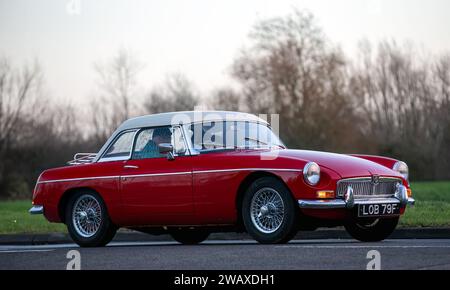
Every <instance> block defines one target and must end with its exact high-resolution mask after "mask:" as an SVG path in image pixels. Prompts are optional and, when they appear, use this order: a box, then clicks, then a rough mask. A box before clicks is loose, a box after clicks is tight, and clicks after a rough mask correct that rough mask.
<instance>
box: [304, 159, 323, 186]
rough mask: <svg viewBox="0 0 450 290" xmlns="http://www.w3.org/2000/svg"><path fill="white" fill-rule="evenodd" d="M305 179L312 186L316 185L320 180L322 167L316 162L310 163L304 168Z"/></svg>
mask: <svg viewBox="0 0 450 290" xmlns="http://www.w3.org/2000/svg"><path fill="white" fill-rule="evenodd" d="M303 177H304V178H305V181H306V182H307V183H308V184H310V185H316V184H317V183H319V180H320V167H319V165H317V163H315V162H309V163H308V164H306V165H305V167H304V168H303Z"/></svg>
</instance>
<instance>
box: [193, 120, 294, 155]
mask: <svg viewBox="0 0 450 290" xmlns="http://www.w3.org/2000/svg"><path fill="white" fill-rule="evenodd" d="M188 134H190V137H191V140H192V144H193V146H194V149H196V150H197V151H199V152H207V151H213V150H229V149H238V148H239V149H252V148H272V147H277V148H285V146H284V144H283V142H281V140H280V139H279V138H278V136H277V135H275V133H274V132H272V130H271V129H270V127H268V126H267V125H266V124H260V123H254V122H245V121H218V122H205V123H197V124H192V125H191V126H190V127H189V128H188Z"/></svg>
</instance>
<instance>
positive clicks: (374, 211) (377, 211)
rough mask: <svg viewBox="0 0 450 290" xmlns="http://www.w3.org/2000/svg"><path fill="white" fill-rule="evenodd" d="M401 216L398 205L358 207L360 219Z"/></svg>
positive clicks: (365, 205)
mask: <svg viewBox="0 0 450 290" xmlns="http://www.w3.org/2000/svg"><path fill="white" fill-rule="evenodd" d="M399 214H400V205H399V204H398V203H379V204H360V205H358V216H359V217H374V216H392V215H399Z"/></svg>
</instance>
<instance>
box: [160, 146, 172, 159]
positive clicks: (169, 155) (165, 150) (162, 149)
mask: <svg viewBox="0 0 450 290" xmlns="http://www.w3.org/2000/svg"><path fill="white" fill-rule="evenodd" d="M158 148H159V153H160V154H167V159H168V160H175V156H174V155H173V146H172V144H170V143H161V144H159V145H158Z"/></svg>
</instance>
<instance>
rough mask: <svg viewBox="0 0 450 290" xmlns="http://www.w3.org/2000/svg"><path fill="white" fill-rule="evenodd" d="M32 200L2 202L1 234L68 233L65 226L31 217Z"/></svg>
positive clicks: (0, 215)
mask: <svg viewBox="0 0 450 290" xmlns="http://www.w3.org/2000/svg"><path fill="white" fill-rule="evenodd" d="M30 208H31V201H30V200H17V201H0V234H17V233H55V232H67V230H66V227H65V225H63V224H56V223H50V222H48V221H47V220H46V219H45V218H44V217H43V216H42V215H30V214H29V213H28V210H29V209H30Z"/></svg>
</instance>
